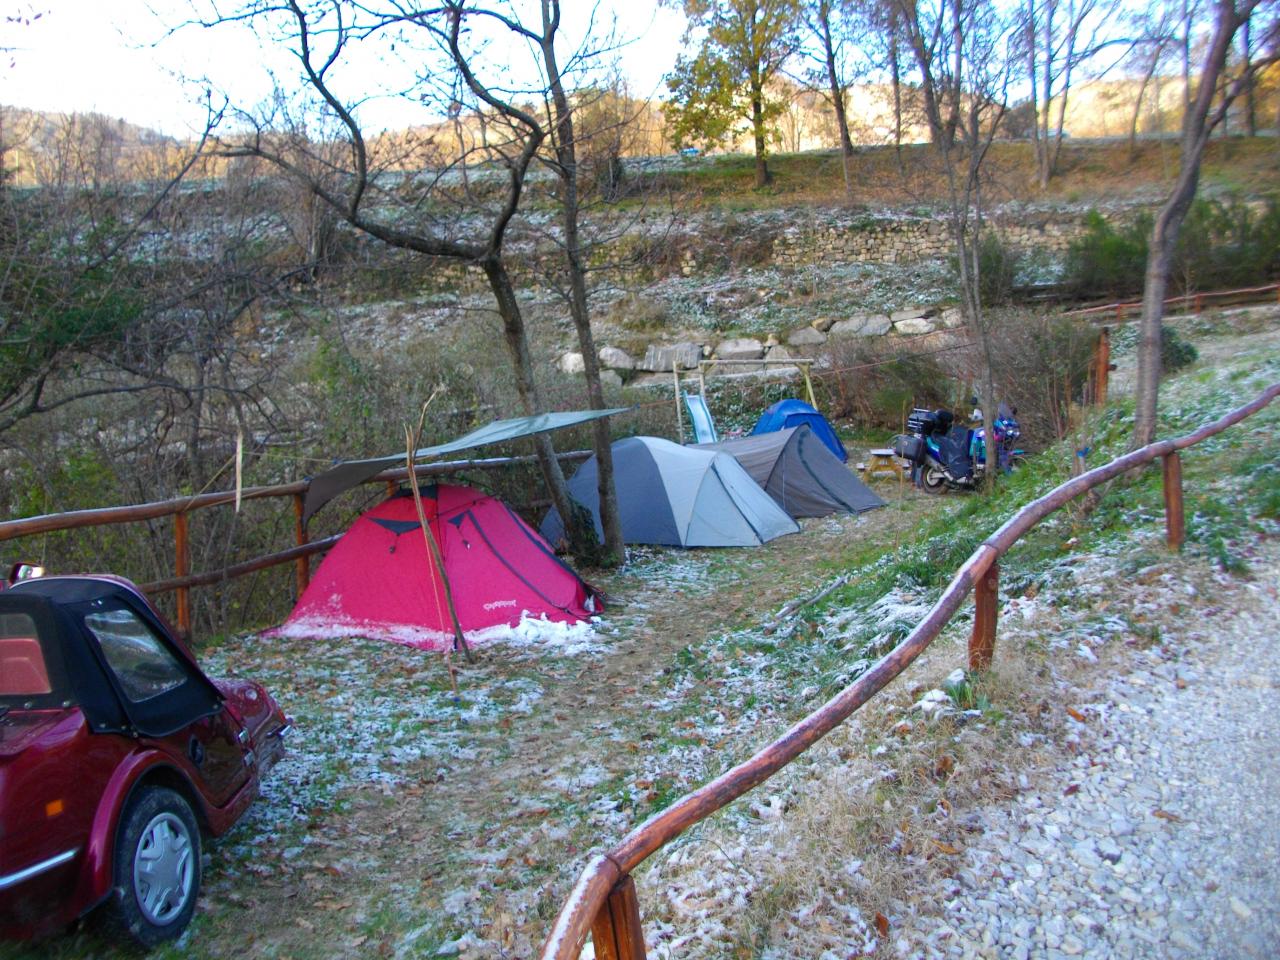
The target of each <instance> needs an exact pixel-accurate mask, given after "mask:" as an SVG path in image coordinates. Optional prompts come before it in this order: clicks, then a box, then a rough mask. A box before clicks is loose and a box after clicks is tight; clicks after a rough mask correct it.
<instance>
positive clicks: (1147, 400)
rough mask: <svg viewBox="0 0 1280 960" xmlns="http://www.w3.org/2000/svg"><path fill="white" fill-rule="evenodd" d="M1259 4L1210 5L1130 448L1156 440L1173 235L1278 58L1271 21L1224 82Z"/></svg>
mask: <svg viewBox="0 0 1280 960" xmlns="http://www.w3.org/2000/svg"><path fill="white" fill-rule="evenodd" d="M1260 3H1261V0H1214V4H1213V8H1212V9H1213V27H1212V33H1211V34H1210V36H1209V41H1208V46H1207V48H1206V50H1205V54H1204V60H1203V63H1202V65H1201V68H1200V79H1199V85H1198V86H1197V88H1196V91H1195V97H1194V99H1193V100H1191V101H1190V103H1189V104H1188V106H1187V109H1186V112H1185V113H1184V115H1183V118H1182V144H1181V145H1182V157H1181V161H1180V165H1179V169H1178V176H1177V179H1175V180H1174V183H1173V188H1172V189H1171V190H1170V191H1169V195H1168V196H1167V197H1166V198H1165V201H1164V204H1163V205H1162V206H1161V207H1160V210H1159V212H1158V213H1157V214H1156V218H1155V222H1154V224H1153V225H1152V228H1151V241H1150V244H1149V246H1148V252H1147V269H1146V277H1145V283H1144V286H1143V292H1142V321H1141V327H1140V332H1139V341H1138V385H1137V397H1136V399H1137V410H1136V417H1135V419H1134V426H1133V445H1134V447H1135V448H1136V447H1140V446H1143V445H1145V444H1148V443H1151V442H1152V440H1154V439H1155V435H1156V407H1157V403H1158V400H1159V395H1160V345H1161V331H1162V325H1163V324H1162V321H1163V318H1164V295H1165V292H1166V290H1167V288H1168V284H1169V267H1170V264H1171V263H1172V261H1173V253H1174V248H1175V247H1176V246H1177V243H1178V234H1179V232H1180V231H1181V229H1182V223H1183V221H1184V220H1185V219H1186V216H1187V211H1188V210H1190V209H1191V202H1192V200H1194V199H1195V195H1196V188H1197V186H1198V185H1199V182H1200V163H1201V161H1202V159H1203V158H1204V150H1205V147H1206V146H1207V145H1208V143H1209V138H1210V136H1212V134H1213V130H1214V128H1215V127H1217V126H1218V124H1220V123H1222V122H1223V120H1224V119H1225V118H1226V116H1227V111H1228V110H1229V109H1230V108H1231V104H1232V103H1233V102H1234V101H1235V99H1236V98H1237V97H1238V96H1239V95H1240V93H1241V91H1242V90H1244V89H1245V86H1246V84H1247V83H1248V82H1249V79H1250V78H1251V77H1252V76H1253V74H1255V73H1256V72H1257V71H1258V70H1261V69H1264V68H1265V67H1267V66H1268V65H1270V64H1271V63H1274V62H1276V61H1277V58H1278V57H1280V19H1275V18H1273V19H1272V20H1271V21H1270V23H1269V24H1268V25H1267V33H1266V36H1265V39H1264V40H1263V42H1262V44H1260V55H1259V56H1258V57H1257V58H1255V59H1253V60H1252V61H1251V62H1250V64H1249V66H1248V68H1247V69H1246V70H1242V71H1241V72H1240V73H1239V74H1237V75H1236V76H1235V77H1234V78H1232V79H1230V80H1225V79H1224V77H1225V70H1226V67H1227V60H1228V57H1229V55H1230V53H1231V48H1232V46H1233V45H1234V42H1235V36H1236V32H1237V31H1238V30H1239V29H1240V28H1241V26H1242V25H1243V24H1244V23H1245V22H1246V21H1248V20H1249V18H1250V17H1251V16H1253V13H1254V11H1255V10H1256V9H1258V7H1259V6H1260ZM1187 32H1188V33H1189V30H1188V31H1187ZM1187 46H1188V47H1189V43H1188V45H1187Z"/></svg>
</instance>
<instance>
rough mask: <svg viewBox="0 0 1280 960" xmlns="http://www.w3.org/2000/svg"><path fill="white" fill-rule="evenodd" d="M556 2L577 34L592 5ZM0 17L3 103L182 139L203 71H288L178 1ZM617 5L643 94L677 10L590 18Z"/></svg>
mask: <svg viewBox="0 0 1280 960" xmlns="http://www.w3.org/2000/svg"><path fill="white" fill-rule="evenodd" d="M206 2H208V0H206ZM233 6H234V3H225V2H224V3H223V7H224V9H230V8H231V7H233ZM562 9H563V13H562V17H563V20H564V32H565V34H566V36H572V35H573V34H574V33H575V32H581V30H582V29H583V24H584V22H585V19H586V16H587V11H588V10H589V4H588V3H587V2H585V0H564V3H563V7H562ZM35 14H39V17H38V18H36V17H35ZM0 15H2V16H4V17H5V20H6V22H4V23H0V47H3V48H4V50H5V52H4V53H3V54H0V103H3V104H6V105H9V106H18V107H28V108H31V109H35V110H45V111H51V112H62V113H70V112H97V113H102V114H106V115H108V116H112V117H119V118H123V119H125V120H127V121H129V122H130V123H134V124H137V125H139V126H145V127H150V128H152V129H155V130H159V131H161V132H163V133H166V134H169V135H171V136H176V137H182V136H185V135H187V134H190V133H193V132H198V131H199V130H200V129H201V128H202V127H203V122H204V118H205V113H206V111H205V108H204V106H203V100H204V89H205V85H204V84H203V83H202V82H201V81H200V78H204V77H208V78H210V79H211V80H213V81H214V84H215V85H216V88H218V89H220V90H224V91H225V92H226V93H227V94H228V95H229V96H230V98H231V99H232V101H233V102H235V103H237V104H241V105H244V106H251V105H254V104H257V103H259V102H261V101H262V100H263V99H264V98H266V97H267V95H268V94H269V93H270V91H271V90H272V81H271V78H270V74H269V72H268V71H269V70H275V71H276V72H277V73H279V74H280V75H281V76H284V75H286V74H288V75H292V74H293V73H295V72H296V63H297V62H296V60H293V59H292V58H290V57H288V56H286V55H284V54H283V53H282V52H281V51H280V50H279V49H278V48H275V47H273V46H272V45H270V44H264V43H262V42H260V41H259V40H257V38H255V37H254V36H253V35H251V34H249V33H248V31H246V30H243V29H238V28H234V27H232V28H219V29H217V30H207V29H203V28H201V27H198V26H191V27H183V28H181V29H177V30H175V29H173V28H174V27H178V26H179V25H181V24H182V23H183V22H184V21H186V20H188V19H189V18H190V17H191V16H192V4H191V3H190V2H187V0H23V2H20V3H14V2H5V3H3V4H2V5H0ZM614 15H616V17H617V22H618V26H619V34H620V35H622V36H626V37H629V38H634V39H633V41H632V42H631V43H630V44H628V45H627V46H626V47H625V48H624V49H622V50H621V51H620V52H619V57H620V60H621V63H622V67H623V70H624V72H625V74H626V75H627V77H628V78H629V80H630V82H631V85H632V92H633V93H634V94H635V95H637V96H648V95H651V94H653V93H654V92H655V91H656V90H657V89H658V88H659V87H660V86H661V80H662V75H663V74H664V73H665V72H667V71H668V70H670V69H671V67H672V65H673V64H674V62H675V58H676V54H677V52H678V50H679V45H680V34H681V31H682V29H683V26H684V19H683V16H682V15H681V14H679V13H678V12H676V11H674V10H671V9H668V8H666V7H662V8H659V7H658V6H657V4H656V2H655V0H629V2H628V0H602V2H601V9H600V12H599V13H598V14H597V17H598V18H603V19H605V20H607V19H608V18H610V17H612V16H614ZM15 20H17V22H15ZM566 50H567V47H566ZM359 67H360V68H359V69H358V70H356V71H354V72H356V73H358V74H359V75H360V76H365V77H378V78H379V79H380V80H384V79H386V78H387V77H388V76H391V72H390V68H388V67H387V66H386V65H385V64H384V63H381V62H372V61H370V62H368V63H366V64H362V65H359ZM393 79H396V78H394V77H393ZM399 79H405V78H399ZM375 87H376V84H375ZM347 89H350V87H348V88H347ZM362 110H363V111H364V112H363V113H362V115H361V120H362V122H364V123H365V124H366V125H367V126H369V127H371V128H378V127H389V128H396V127H403V126H407V125H408V123H409V122H423V121H425V120H428V119H431V118H430V117H428V116H427V115H426V114H425V113H424V114H422V115H420V116H412V115H411V112H406V104H405V101H404V100H402V99H395V100H391V99H388V98H383V99H381V100H379V99H374V100H371V101H369V102H368V103H367V104H365V106H364V107H362Z"/></svg>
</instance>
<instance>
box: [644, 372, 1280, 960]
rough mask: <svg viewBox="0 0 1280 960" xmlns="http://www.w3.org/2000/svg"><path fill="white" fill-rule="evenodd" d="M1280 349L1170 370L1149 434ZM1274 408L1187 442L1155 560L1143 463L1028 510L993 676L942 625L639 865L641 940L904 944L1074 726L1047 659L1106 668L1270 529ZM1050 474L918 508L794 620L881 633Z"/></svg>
mask: <svg viewBox="0 0 1280 960" xmlns="http://www.w3.org/2000/svg"><path fill="white" fill-rule="evenodd" d="M1277 359H1278V355H1277V353H1276V352H1275V351H1271V352H1269V353H1268V352H1265V351H1264V353H1263V354H1262V355H1259V353H1258V351H1257V350H1256V348H1255V349H1252V350H1250V349H1249V348H1248V347H1247V346H1246V347H1245V348H1244V349H1242V350H1240V351H1238V352H1237V353H1236V355H1235V357H1234V360H1235V362H1229V363H1226V364H1223V363H1222V362H1221V361H1220V360H1219V361H1218V362H1216V363H1215V364H1214V365H1213V366H1210V367H1201V368H1198V369H1195V370H1193V371H1191V372H1190V373H1189V374H1187V375H1186V376H1184V377H1182V378H1180V379H1178V380H1176V381H1173V382H1171V383H1170V385H1169V387H1168V388H1167V390H1166V392H1165V394H1164V397H1163V398H1162V405H1163V407H1164V409H1165V411H1166V414H1165V416H1164V429H1163V430H1162V431H1161V434H1162V435H1165V436H1167V435H1172V434H1177V433H1183V432H1187V431H1189V430H1191V429H1193V428H1194V427H1196V426H1199V425H1200V424H1202V423H1204V422H1206V421H1208V420H1211V419H1214V418H1216V417H1218V416H1221V415H1222V414H1223V413H1225V412H1226V411H1227V410H1229V409H1231V408H1233V407H1236V406H1239V405H1240V404H1242V403H1244V402H1245V401H1247V400H1249V399H1251V398H1252V397H1253V396H1255V395H1256V393H1257V392H1258V391H1259V390H1260V389H1262V388H1263V387H1264V386H1266V385H1267V384H1269V383H1271V382H1275V381H1276V380H1277V379H1280V363H1278V362H1277ZM1095 426H1096V431H1097V432H1096V434H1095V437H1096V444H1097V449H1096V453H1095V457H1094V459H1093V461H1092V462H1102V461H1103V460H1105V459H1107V458H1109V457H1110V456H1113V455H1115V454H1117V453H1119V452H1122V448H1123V446H1124V443H1125V442H1126V440H1127V436H1128V433H1129V431H1130V429H1131V427H1132V420H1131V414H1130V413H1129V412H1128V411H1127V410H1125V409H1124V408H1123V407H1121V408H1119V409H1116V410H1112V411H1109V412H1108V413H1107V414H1106V415H1105V416H1104V417H1103V418H1102V422H1101V423H1099V424H1097V425H1095ZM1277 427H1280V411H1277V410H1276V409H1275V408H1274V407H1273V408H1272V409H1269V410H1268V411H1265V412H1264V413H1262V414H1259V415H1258V416H1256V417H1254V418H1252V419H1251V420H1250V421H1248V422H1247V423H1246V424H1245V425H1244V426H1242V427H1239V428H1236V429H1235V430H1233V431H1231V432H1229V433H1227V434H1225V435H1222V436H1220V437H1218V438H1215V439H1214V440H1212V441H1208V442H1206V443H1205V444H1202V445H1200V446H1198V447H1196V448H1195V449H1193V450H1192V451H1189V452H1188V453H1187V454H1185V455H1184V458H1185V466H1184V469H1185V478H1186V482H1185V487H1184V489H1185V490H1186V496H1187V510H1188V535H1189V543H1188V547H1187V550H1186V555H1185V558H1180V559H1178V560H1176V561H1172V562H1171V561H1170V558H1169V554H1168V553H1167V552H1166V551H1165V550H1164V548H1163V545H1162V533H1163V516H1162V502H1161V493H1160V486H1159V472H1158V471H1148V472H1146V473H1145V474H1143V475H1142V476H1141V477H1140V478H1138V479H1137V480H1136V481H1134V482H1132V483H1130V484H1129V485H1128V486H1126V487H1122V488H1120V489H1117V490H1114V491H1113V492H1112V494H1111V495H1110V496H1109V497H1108V499H1107V500H1106V501H1105V502H1104V504H1103V505H1102V507H1101V508H1100V509H1098V510H1097V511H1095V512H1094V513H1093V514H1092V515H1090V516H1080V515H1078V514H1076V515H1073V514H1072V513H1069V512H1064V513H1060V514H1058V515H1057V516H1056V517H1054V518H1053V519H1051V520H1049V521H1047V522H1046V523H1045V524H1043V525H1042V527H1041V528H1040V529H1039V530H1038V531H1037V532H1036V533H1034V534H1033V535H1032V536H1031V537H1029V538H1027V540H1026V541H1025V542H1024V543H1022V544H1020V545H1019V547H1017V548H1016V549H1015V550H1013V551H1012V552H1011V553H1010V555H1009V556H1008V557H1007V558H1006V559H1005V561H1003V564H1002V566H1003V570H1002V576H1003V582H1002V592H1003V596H1004V597H1006V598H1008V599H1007V600H1006V603H1005V607H1004V610H1003V613H1002V618H1001V628H1000V640H999V645H998V649H997V659H996V664H995V668H994V669H993V670H992V671H991V672H990V673H989V674H987V675H985V676H982V677H965V676H964V674H963V672H962V671H957V670H956V669H955V668H956V667H957V666H958V665H960V664H962V663H963V657H964V654H963V643H964V640H965V634H966V632H967V624H966V623H965V622H964V621H963V620H961V621H960V622H958V623H954V624H953V626H952V627H951V628H950V629H949V630H948V632H947V633H946V634H945V635H944V637H943V638H942V639H941V640H940V641H939V642H938V643H937V644H936V645H935V647H934V648H933V649H931V651H930V652H929V653H927V654H926V655H925V656H923V657H922V658H921V659H920V660H919V661H918V662H917V663H916V664H914V665H913V666H912V667H911V668H910V670H909V671H908V672H907V674H906V675H905V676H904V678H903V679H901V680H899V681H898V682H897V683H896V684H895V685H894V687H892V688H890V691H888V692H887V693H886V695H882V698H880V700H879V702H877V703H873V704H872V705H871V706H869V707H868V708H866V709H865V710H864V711H863V712H862V713H861V714H859V715H858V716H856V717H855V718H854V719H853V720H852V721H851V722H850V723H848V724H846V725H845V726H844V727H843V728H841V729H840V730H838V731H836V732H835V733H833V734H832V735H831V736H830V737H829V738H828V739H827V740H826V741H824V742H823V743H822V744H820V745H819V746H818V747H816V748H815V749H813V750H811V751H810V752H809V753H808V754H807V755H806V756H805V757H804V758H802V760H800V761H799V762H797V763H795V764H793V765H792V766H791V767H789V768H787V769H786V770H785V771H783V772H782V773H781V774H780V775H778V776H777V777H775V778H774V779H772V780H771V781H770V782H769V783H768V784H766V785H764V786H762V787H761V788H760V789H759V791H757V793H763V794H765V796H764V797H762V798H761V797H755V795H750V796H749V797H748V798H745V799H744V800H743V801H739V803H738V804H735V805H734V806H733V807H731V808H730V809H729V810H728V811H726V812H725V813H724V814H722V815H720V816H719V817H717V818H714V819H713V820H711V821H708V822H707V823H705V824H703V825H700V826H699V827H697V828H695V829H694V830H693V831H691V832H690V836H689V840H688V842H685V841H683V840H682V841H681V842H679V843H677V844H676V845H674V846H673V848H672V850H671V851H669V852H664V853H662V854H659V855H657V856H655V857H654V860H653V863H652V866H651V867H650V869H649V870H648V871H647V872H646V873H644V874H643V879H642V883H641V898H642V903H648V902H653V901H656V902H657V903H658V904H659V906H658V907H657V908H656V909H655V910H654V911H653V914H650V918H651V919H650V921H649V944H650V948H651V950H652V955H654V956H659V957H675V956H680V957H716V956H739V957H748V956H763V957H802V956H803V957H822V958H828V957H831V958H835V957H845V956H850V955H862V954H864V953H877V954H883V955H893V954H895V953H896V954H899V955H905V954H903V951H904V950H905V951H906V952H907V953H910V952H911V949H912V948H911V947H909V946H906V945H904V943H897V944H895V943H893V937H894V936H895V934H894V933H893V931H895V930H897V929H899V928H900V926H901V925H903V924H904V923H906V922H907V921H908V920H909V919H910V918H911V917H912V916H914V915H915V914H916V913H919V912H926V913H927V912H932V911H933V910H936V909H937V908H938V906H939V905H938V904H936V903H929V902H923V903H922V902H918V901H917V897H918V895H919V894H920V892H921V891H923V890H925V889H928V888H929V887H931V886H933V885H935V884H936V883H937V882H938V881H940V880H941V881H946V880H947V878H951V877H955V876H957V874H967V875H965V876H960V878H959V879H960V881H961V882H965V883H968V884H969V885H970V886H979V885H980V882H981V881H980V878H978V877H976V876H975V875H973V873H972V871H971V870H967V868H965V867H964V866H963V860H961V859H960V855H961V854H962V853H963V850H964V847H965V837H966V835H967V834H968V833H969V832H970V831H973V830H978V829H980V823H981V820H980V819H979V818H978V817H976V815H975V811H976V810H977V809H979V808H980V807H981V806H982V805H984V804H988V803H992V802H1002V801H1005V800H1007V799H1010V798H1012V797H1014V796H1016V795H1017V794H1018V793H1019V791H1020V790H1022V789H1025V788H1026V786H1027V779H1026V772H1025V771H1026V770H1028V769H1030V768H1033V767H1035V766H1036V765H1037V764H1041V763H1044V762H1047V760H1046V758H1047V757H1048V756H1049V755H1050V754H1051V753H1052V752H1053V750H1055V749H1057V744H1056V743H1055V738H1056V736H1057V735H1056V734H1055V731H1056V730H1061V729H1062V728H1063V727H1066V728H1067V735H1066V738H1065V739H1066V742H1067V744H1068V747H1070V745H1071V744H1072V743H1076V742H1078V740H1079V738H1078V736H1076V735H1075V734H1073V733H1071V732H1070V727H1071V724H1073V723H1079V722H1082V721H1083V718H1084V714H1082V713H1080V711H1078V710H1077V711H1076V712H1075V713H1074V714H1072V713H1071V712H1070V710H1071V709H1074V708H1073V707H1071V705H1070V704H1069V703H1063V702H1061V696H1060V689H1061V688H1062V687H1063V685H1064V683H1065V681H1064V680H1063V679H1062V677H1063V675H1064V674H1065V675H1071V674H1074V673H1076V672H1078V671H1080V670H1089V669H1101V667H1098V666H1097V665H1098V664H1100V663H1106V662H1108V661H1109V660H1110V659H1112V658H1114V657H1115V656H1119V655H1122V651H1123V649H1124V648H1125V647H1126V646H1128V647H1133V646H1136V647H1139V648H1142V647H1147V646H1151V645H1155V644H1160V643H1161V640H1162V636H1163V635H1164V632H1165V631H1168V630H1177V629H1178V628H1179V627H1180V626H1181V625H1182V624H1183V623H1184V622H1185V620H1184V619H1183V617H1184V613H1185V609H1186V607H1187V606H1188V605H1192V604H1195V603H1196V602H1197V600H1196V599H1195V598H1196V597H1197V596H1199V595H1200V593H1201V591H1203V590H1204V589H1205V588H1203V587H1199V588H1198V587H1196V586H1194V585H1193V584H1192V583H1187V582H1185V581H1186V580H1187V579H1188V577H1189V578H1190V579H1191V580H1193V581H1194V580H1204V579H1210V580H1212V579H1213V578H1215V577H1216V578H1227V580H1228V581H1229V580H1230V577H1231V576H1233V575H1236V576H1240V575H1243V576H1247V575H1248V570H1249V566H1248V557H1249V555H1250V554H1251V553H1252V551H1253V550H1254V547H1253V544H1254V543H1255V542H1256V538H1257V536H1259V535H1272V536H1274V535H1275V533H1276V532H1278V531H1280V525H1278V524H1277V522H1276V521H1277V518H1278V514H1277V509H1276V499H1277V494H1276V489H1277V483H1276V481H1277V463H1280V439H1278V438H1280V434H1278V433H1277ZM1046 462H1051V458H1046ZM1037 472H1039V473H1041V474H1042V475H1040V476H1036V474H1037ZM1051 473H1052V470H1050V469H1049V468H1047V467H1046V466H1045V465H1044V464H1041V465H1040V466H1038V467H1036V468H1035V470H1033V471H1031V472H1030V473H1028V474H1027V475H1024V476H1023V477H1019V478H1017V479H1016V480H1015V481H1014V482H1013V483H1011V484H1009V485H1007V488H1006V493H1005V494H1004V495H1002V496H1001V498H1000V499H999V500H998V501H994V502H984V501H982V500H979V499H977V498H973V499H970V500H968V501H966V502H965V505H964V506H963V507H961V508H960V509H959V510H955V511H952V512H950V514H949V515H948V516H946V517H945V518H943V517H938V518H933V519H931V520H929V521H926V522H925V523H924V524H922V528H923V529H922V531H921V534H922V535H921V536H920V538H919V539H918V540H917V541H916V542H915V543H914V544H912V545H911V546H909V547H906V548H903V549H900V550H898V551H896V552H894V553H893V554H891V555H886V556H885V557H883V558H881V560H880V561H879V562H877V563H873V564H870V565H869V566H868V568H867V572H866V575H865V577H864V579H863V580H862V581H861V582H857V581H855V582H854V583H852V584H851V585H850V586H849V587H847V588H846V589H845V590H844V591H843V592H842V593H837V594H835V595H834V596H833V598H832V599H831V600H830V601H828V602H826V603H824V605H823V608H822V609H820V610H816V611H811V612H809V613H806V614H805V615H804V618H803V619H801V620H798V621H796V622H795V623H794V624H793V631H792V633H793V637H795V636H797V635H801V634H803V633H804V632H805V631H806V630H810V631H812V632H813V633H815V634H816V635H818V636H826V637H827V638H830V639H834V638H837V637H838V638H841V639H844V640H848V639H850V638H853V642H851V643H850V642H846V643H845V645H844V647H843V649H845V650H849V649H850V648H852V649H853V651H854V652H856V651H857V650H858V649H859V647H861V649H864V650H866V651H868V653H871V652H876V651H878V649H879V648H880V646H881V644H887V643H890V642H892V641H895V640H896V639H897V628H898V625H899V624H907V625H910V624H913V623H914V622H915V620H916V619H918V616H919V614H920V613H921V612H922V611H923V610H924V609H926V608H927V604H928V603H929V602H931V601H932V598H933V597H934V596H935V595H936V593H937V591H938V589H939V588H940V587H941V584H942V582H943V581H945V579H949V577H950V574H951V572H952V571H953V570H954V568H955V565H956V562H957V556H959V557H962V556H963V555H967V554H968V552H970V550H971V549H972V547H973V545H974V544H975V541H976V540H977V539H980V537H981V535H984V534H985V533H986V532H988V531H989V530H990V529H992V528H993V527H994V526H995V523H996V521H997V520H998V518H1001V517H1003V516H1005V515H1007V514H1008V513H1009V512H1010V511H1012V510H1013V509H1014V508H1015V507H1016V506H1017V505H1018V504H1019V503H1020V502H1022V501H1025V500H1027V499H1030V498H1031V496H1033V495H1034V494H1036V493H1037V492H1039V491H1040V490H1041V489H1042V488H1043V487H1045V486H1047V485H1049V483H1050V481H1051V480H1056V479H1057V478H1055V477H1052V476H1051V475H1049V474H1051ZM1215 569H1216V571H1217V572H1215ZM877 594H878V597H876V595H877ZM871 597H876V598H875V599H871V600H870V602H868V598H871ZM877 614H878V616H877ZM820 663H821V661H820V660H815V662H814V664H815V667H816V666H819V664H820ZM865 663H866V661H865V660H863V661H862V662H857V661H855V662H854V664H852V665H850V666H849V667H848V668H847V673H848V674H856V672H858V668H859V667H862V668H865ZM814 672H815V674H820V670H815V671H814ZM654 914H656V916H655V915H654Z"/></svg>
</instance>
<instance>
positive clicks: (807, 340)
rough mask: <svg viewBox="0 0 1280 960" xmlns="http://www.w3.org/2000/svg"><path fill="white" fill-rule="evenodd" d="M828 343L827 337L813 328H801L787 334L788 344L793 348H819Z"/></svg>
mask: <svg viewBox="0 0 1280 960" xmlns="http://www.w3.org/2000/svg"><path fill="white" fill-rule="evenodd" d="M826 342H827V335H826V334H825V333H823V332H822V331H821V330H815V329H814V328H813V327H801V328H800V329H799V330H792V331H791V332H790V333H789V334H787V343H789V344H791V345H792V346H793V347H818V346H821V345H822V344H824V343H826Z"/></svg>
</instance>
